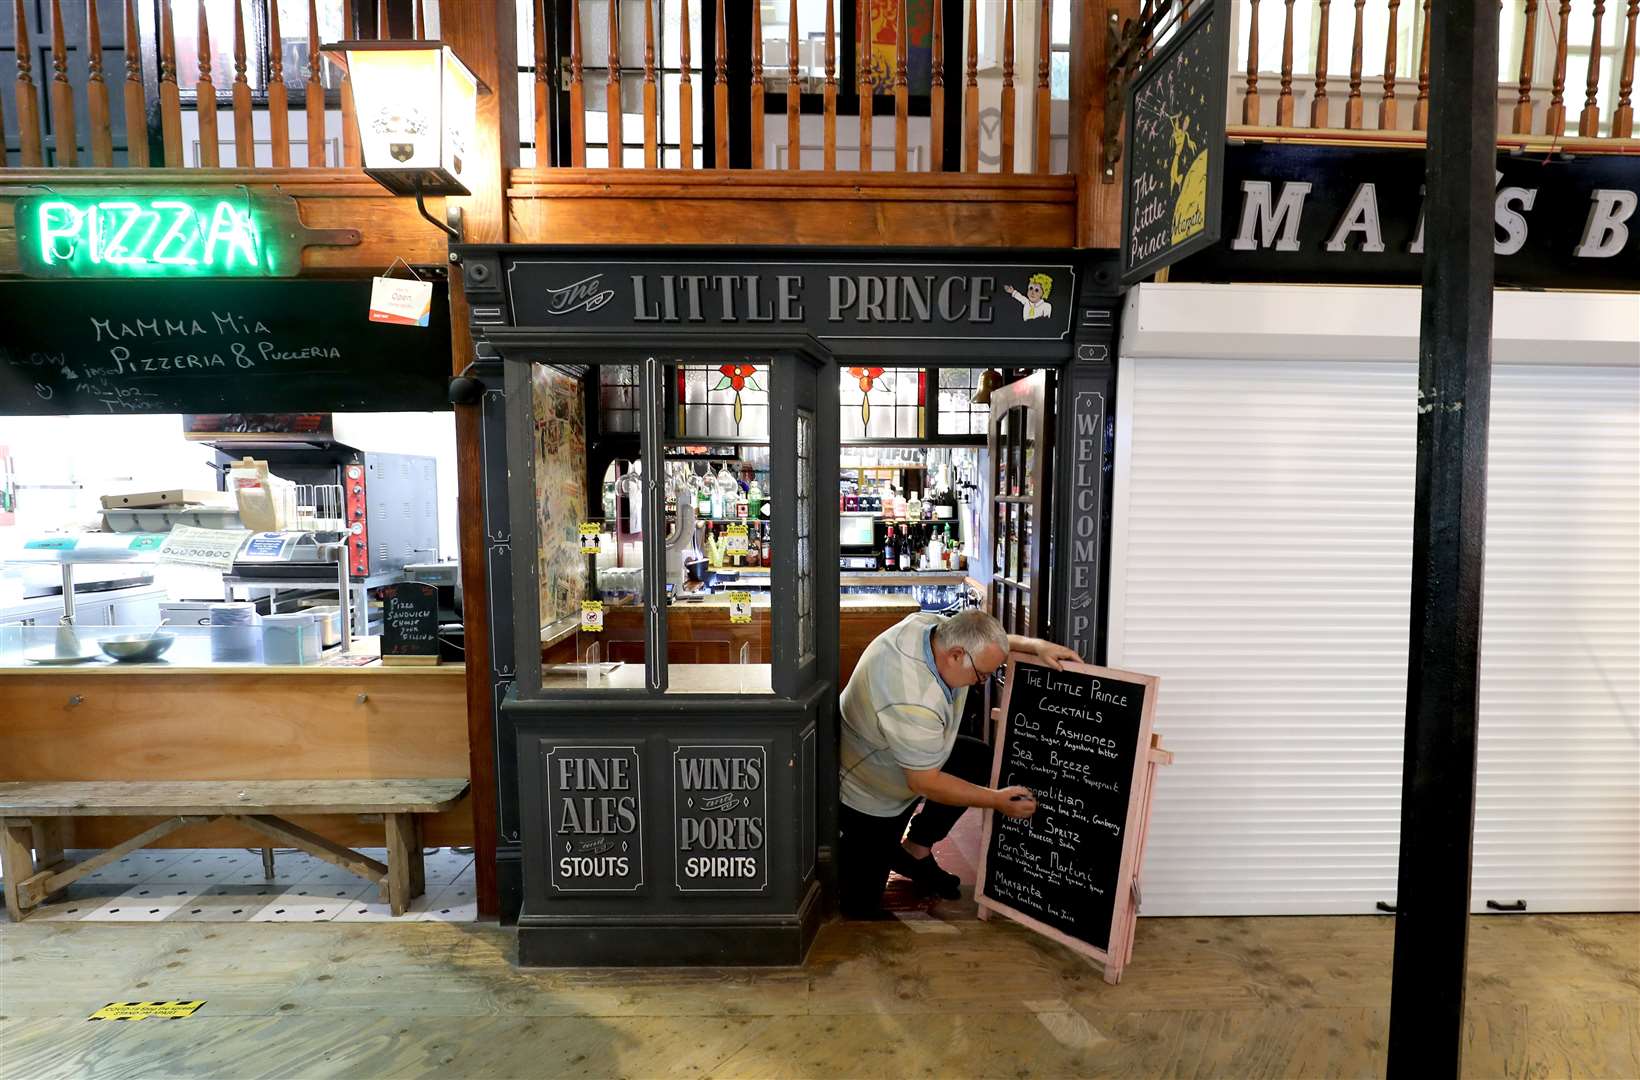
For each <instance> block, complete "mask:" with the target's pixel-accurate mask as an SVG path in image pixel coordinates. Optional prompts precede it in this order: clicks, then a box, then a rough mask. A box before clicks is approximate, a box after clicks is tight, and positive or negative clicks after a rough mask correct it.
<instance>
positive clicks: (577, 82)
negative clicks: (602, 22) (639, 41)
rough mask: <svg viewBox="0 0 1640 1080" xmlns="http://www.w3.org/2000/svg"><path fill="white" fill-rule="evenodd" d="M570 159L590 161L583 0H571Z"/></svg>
mask: <svg viewBox="0 0 1640 1080" xmlns="http://www.w3.org/2000/svg"><path fill="white" fill-rule="evenodd" d="M569 163H570V166H571V167H573V168H576V169H584V168H586V163H587V84H586V68H585V60H584V58H583V56H582V52H581V0H569Z"/></svg>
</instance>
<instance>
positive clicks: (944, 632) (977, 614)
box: [934, 608, 1008, 656]
mask: <svg viewBox="0 0 1640 1080" xmlns="http://www.w3.org/2000/svg"><path fill="white" fill-rule="evenodd" d="M934 633H935V634H936V635H937V636H938V638H939V647H940V648H942V649H961V650H963V651H964V652H966V653H967V654H968V655H969V656H974V655H976V654H978V652H979V651H980V650H981V649H983V648H985V646H987V645H995V646H996V647H997V648H998V649H1001V650H1002V655H1003V656H1007V655H1008V632H1007V631H1006V630H1004V629H1003V628H1002V624H1001V623H1000V622H998V621H997V619H996V616H994V615H991V614H990V613H988V612H984V611H980V610H978V609H977V608H976V609H974V610H972V611H964V612H959V613H958V614H956V615H953V616H951V617H950V618H949V619H946V620H944V621H943V622H941V623H940V624H939V626H938V627H937V628H936V629H935V631H934Z"/></svg>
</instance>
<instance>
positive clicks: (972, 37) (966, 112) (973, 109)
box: [962, 0, 979, 172]
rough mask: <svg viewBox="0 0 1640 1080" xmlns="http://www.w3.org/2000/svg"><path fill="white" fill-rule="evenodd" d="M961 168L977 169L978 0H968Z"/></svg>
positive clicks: (967, 170) (973, 170) (966, 170)
mask: <svg viewBox="0 0 1640 1080" xmlns="http://www.w3.org/2000/svg"><path fill="white" fill-rule="evenodd" d="M962 170H963V172H978V171H979V0H968V66H967V70H966V71H965V72H964V74H963V86H962Z"/></svg>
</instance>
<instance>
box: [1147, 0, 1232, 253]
mask: <svg viewBox="0 0 1640 1080" xmlns="http://www.w3.org/2000/svg"><path fill="white" fill-rule="evenodd" d="M1229 28H1230V10H1229V5H1228V4H1226V3H1225V2H1224V0H1208V2H1207V3H1204V4H1197V5H1192V6H1191V8H1190V16H1189V18H1187V19H1185V20H1184V22H1183V25H1181V26H1180V27H1179V28H1178V29H1177V30H1176V31H1175V32H1174V33H1173V36H1172V37H1170V38H1168V39H1167V41H1166V43H1165V44H1164V45H1163V46H1162V47H1161V48H1160V49H1159V50H1157V52H1156V55H1155V56H1153V57H1151V58H1150V59H1148V60H1146V61H1145V62H1144V66H1143V67H1141V68H1140V69H1139V73H1138V75H1136V76H1135V77H1134V78H1133V81H1132V82H1131V83H1130V84H1129V85H1128V89H1127V95H1126V101H1125V104H1126V114H1125V116H1126V124H1127V142H1126V144H1125V146H1124V147H1123V149H1122V180H1123V183H1124V184H1125V185H1126V190H1125V191H1124V192H1123V198H1122V283H1123V284H1124V285H1131V284H1133V283H1134V282H1136V281H1140V280H1142V279H1144V278H1147V277H1150V276H1151V275H1153V274H1155V273H1156V272H1157V271H1158V270H1161V269H1162V268H1163V267H1166V266H1170V265H1172V264H1173V263H1175V262H1177V261H1179V260H1180V259H1182V258H1184V257H1185V256H1186V255H1188V254H1190V253H1191V252H1193V251H1198V250H1200V249H1201V248H1204V247H1207V246H1208V245H1210V244H1212V243H1213V242H1214V241H1216V240H1217V239H1218V238H1219V226H1220V220H1221V218H1222V200H1221V199H1220V197H1219V193H1220V189H1221V188H1222V187H1223V184H1224V150H1225V141H1224V122H1225V108H1226V105H1225V94H1226V91H1227V87H1228V85H1229V83H1228V80H1229V64H1230V40H1229Z"/></svg>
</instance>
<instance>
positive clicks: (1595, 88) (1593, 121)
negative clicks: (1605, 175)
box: [1577, 0, 1606, 138]
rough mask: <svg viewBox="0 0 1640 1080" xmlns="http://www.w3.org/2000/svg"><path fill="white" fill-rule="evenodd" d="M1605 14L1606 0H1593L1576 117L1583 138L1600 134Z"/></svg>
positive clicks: (1578, 129)
mask: <svg viewBox="0 0 1640 1080" xmlns="http://www.w3.org/2000/svg"><path fill="white" fill-rule="evenodd" d="M1605 16H1606V0H1594V29H1593V30H1592V31H1590V35H1589V79H1588V82H1587V84H1586V85H1585V89H1584V96H1583V112H1582V114H1581V115H1580V116H1578V118H1577V133H1578V134H1579V135H1582V136H1583V137H1584V138H1593V137H1594V136H1596V135H1599V134H1600V29H1601V22H1602V21H1603V20H1604V19H1605Z"/></svg>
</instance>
